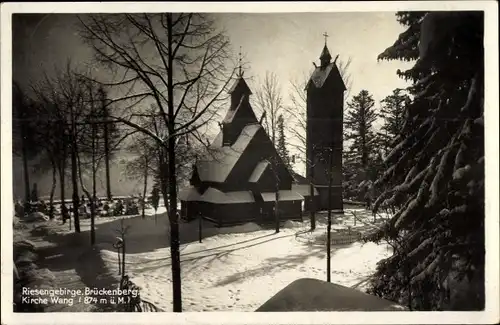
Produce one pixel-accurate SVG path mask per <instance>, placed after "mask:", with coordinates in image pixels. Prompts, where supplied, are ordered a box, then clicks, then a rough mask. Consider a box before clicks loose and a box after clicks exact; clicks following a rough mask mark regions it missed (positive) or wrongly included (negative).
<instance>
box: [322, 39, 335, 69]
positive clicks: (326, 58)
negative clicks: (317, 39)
mask: <svg viewBox="0 0 500 325" xmlns="http://www.w3.org/2000/svg"><path fill="white" fill-rule="evenodd" d="M323 36H324V37H325V46H324V47H323V51H322V52H321V55H320V56H319V60H320V61H321V67H322V68H324V67H326V66H327V65H329V64H330V61H331V60H332V55H331V54H330V51H329V50H328V47H327V46H326V38H327V37H328V33H327V32H324V33H323Z"/></svg>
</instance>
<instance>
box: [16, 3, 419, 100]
mask: <svg viewBox="0 0 500 325" xmlns="http://www.w3.org/2000/svg"><path fill="white" fill-rule="evenodd" d="M215 17H216V21H217V24H218V25H219V27H222V28H224V29H225V31H226V33H227V35H228V37H229V39H230V42H231V44H232V46H233V48H234V52H235V55H237V54H236V53H238V51H239V48H240V47H241V49H242V53H243V58H244V60H245V61H246V62H247V63H248V64H247V65H246V73H245V75H246V76H251V77H252V78H253V80H252V81H253V82H252V83H251V84H252V85H253V86H254V87H255V86H256V85H255V83H258V81H259V80H261V79H263V78H264V76H265V74H266V72H274V73H275V74H276V75H277V77H278V80H279V81H280V84H281V85H282V88H283V92H284V94H285V97H286V94H287V93H288V92H289V82H290V81H291V80H295V79H297V78H301V77H303V76H304V75H307V74H308V73H309V72H310V71H311V69H312V67H313V65H312V62H313V61H314V62H318V60H319V55H320V53H321V50H322V48H323V45H324V42H325V38H324V37H323V34H324V33H325V32H326V33H327V34H328V35H329V36H328V38H327V44H328V47H329V49H330V52H331V53H332V56H333V57H335V56H336V55H339V57H340V59H342V60H347V59H348V58H351V60H352V63H351V66H350V69H349V74H350V75H351V78H352V89H351V92H350V94H351V95H354V94H357V93H359V91H360V90H362V89H367V90H368V91H370V92H371V93H372V94H373V96H374V99H375V101H376V102H378V101H379V100H381V99H383V98H384V97H385V96H387V95H389V94H390V93H391V92H392V90H393V89H395V88H397V87H404V86H405V85H406V83H405V82H404V81H403V80H401V79H400V78H398V77H397V75H396V70H397V69H398V68H401V69H405V68H407V67H409V66H410V65H411V64H408V63H404V62H399V61H393V62H387V61H380V62H378V61H377V56H378V55H379V54H380V53H381V52H382V51H384V50H385V49H386V48H387V47H389V46H390V45H392V44H393V43H394V41H395V40H396V38H397V36H398V35H399V34H400V33H401V32H402V31H403V27H402V26H401V25H399V24H398V22H397V21H396V19H395V13H392V12H353V13H266V14H260V13H259V14H258V13H241V14H240V13H219V14H215ZM77 23H78V20H77V18H76V16H75V15H72V14H67V15H62V14H47V15H45V14H43V15H31V17H30V16H27V15H24V16H23V17H21V16H19V18H14V19H13V29H14V34H13V54H14V55H13V75H14V78H15V79H17V80H18V81H19V82H20V83H21V84H24V85H28V83H29V81H30V80H34V81H36V80H37V79H38V78H39V77H40V76H41V74H42V71H48V72H49V73H50V71H52V70H54V69H53V68H54V67H56V66H61V64H64V62H65V61H66V59H67V58H71V61H72V62H73V63H76V64H79V63H83V62H89V60H90V59H91V57H92V52H91V50H90V49H89V48H88V47H86V46H85V45H84V44H82V42H81V40H80V39H79V36H78V33H77V27H76V26H77ZM235 59H237V58H235ZM285 99H286V98H285Z"/></svg>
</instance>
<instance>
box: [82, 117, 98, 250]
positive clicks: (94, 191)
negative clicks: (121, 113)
mask: <svg viewBox="0 0 500 325" xmlns="http://www.w3.org/2000/svg"><path fill="white" fill-rule="evenodd" d="M92 113H94V112H92ZM92 118H94V117H92ZM96 128H97V125H96V124H95V123H92V199H91V200H90V245H92V246H93V245H94V244H95V215H96V205H97V189H96V183H97V182H96V169H97V168H96V161H95V155H96V152H95V151H96V141H97V139H96V138H97V130H96ZM78 162H80V161H78ZM79 167H80V168H81V166H79ZM81 177H82V172H81V169H80V179H81ZM82 183H83V182H82ZM82 185H83V184H82Z"/></svg>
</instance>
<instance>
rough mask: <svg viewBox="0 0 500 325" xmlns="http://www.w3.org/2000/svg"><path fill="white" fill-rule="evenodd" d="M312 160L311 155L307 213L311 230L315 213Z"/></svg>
mask: <svg viewBox="0 0 500 325" xmlns="http://www.w3.org/2000/svg"><path fill="white" fill-rule="evenodd" d="M313 161H314V160H313V157H311V161H310V162H309V164H310V166H309V168H310V175H311V179H310V190H311V193H310V196H309V213H310V216H311V231H313V230H314V229H316V215H315V211H314V208H315V207H314V164H313Z"/></svg>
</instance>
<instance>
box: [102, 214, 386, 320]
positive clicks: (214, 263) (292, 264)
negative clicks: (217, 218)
mask: <svg viewBox="0 0 500 325" xmlns="http://www.w3.org/2000/svg"><path fill="white" fill-rule="evenodd" d="M351 211H355V213H356V214H357V215H358V216H359V219H358V220H357V222H356V225H354V221H353V217H352V214H351ZM151 213H152V211H151V210H149V211H148V214H149V216H148V217H147V218H146V219H142V218H140V217H128V218H124V224H125V225H126V226H128V227H129V228H128V231H127V235H126V243H127V256H126V268H127V269H126V273H127V274H129V275H130V277H131V279H132V281H134V282H135V283H136V284H137V285H138V286H139V287H140V288H141V289H142V290H141V296H143V297H144V298H146V299H147V300H149V301H151V302H152V303H154V304H155V305H157V306H158V307H160V308H161V309H163V310H165V311H171V310H172V282H171V264H170V249H169V247H168V246H169V240H168V222H167V217H166V215H165V214H159V215H158V216H157V218H156V220H155V218H154V217H153V216H151ZM325 219H326V218H325V216H324V215H322V216H318V223H317V229H316V230H315V231H314V232H313V233H311V232H308V231H307V230H308V229H309V222H308V221H304V222H302V223H301V222H286V224H285V225H284V227H283V228H282V230H281V231H280V233H279V234H275V233H274V230H273V229H261V228H260V227H259V226H258V225H255V224H247V225H243V226H238V227H232V228H222V229H217V228H214V227H213V226H212V225H210V224H209V223H206V222H203V237H204V238H203V242H202V243H199V242H198V222H197V221H194V222H191V223H189V224H185V223H183V224H181V226H180V228H181V229H180V232H181V268H182V297H183V310H184V311H255V309H257V308H258V307H259V306H260V305H262V304H263V303H264V302H266V301H267V300H268V299H269V298H271V297H272V296H273V295H274V294H276V293H277V292H278V291H279V290H281V289H283V288H284V287H285V286H287V285H288V284H290V283H291V282H293V281H294V280H297V279H299V278H305V277H307V278H317V279H321V280H326V241H325V233H326V220H325ZM371 222H372V217H371V215H370V214H369V213H367V212H366V211H364V210H346V212H345V215H344V216H336V217H334V225H333V227H332V229H334V230H339V229H346V228H348V227H351V228H352V229H356V230H359V231H361V232H365V231H369V230H370V229H373V227H374V225H372V224H371ZM119 227H120V221H119V219H117V218H101V220H99V221H98V225H97V236H98V237H97V238H98V242H100V243H101V244H100V245H101V248H102V251H101V256H102V258H103V260H104V261H105V263H106V265H107V267H108V268H109V269H111V270H112V271H113V272H116V273H118V257H117V253H116V251H114V250H113V248H112V246H111V245H110V244H111V242H112V241H113V240H114V236H116V235H117V233H116V230H117V229H118V228H119ZM389 255H390V251H389V250H388V247H387V246H385V245H376V244H374V243H366V244H363V243H361V242H355V243H352V244H348V245H342V246H337V245H332V253H331V270H332V272H331V280H332V282H335V283H337V284H340V285H344V286H349V287H354V288H357V289H359V290H365V288H366V280H367V279H368V278H369V277H370V275H371V274H373V272H374V270H375V267H376V263H377V262H378V261H380V260H381V259H383V258H385V257H387V256H389Z"/></svg>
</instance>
